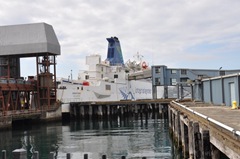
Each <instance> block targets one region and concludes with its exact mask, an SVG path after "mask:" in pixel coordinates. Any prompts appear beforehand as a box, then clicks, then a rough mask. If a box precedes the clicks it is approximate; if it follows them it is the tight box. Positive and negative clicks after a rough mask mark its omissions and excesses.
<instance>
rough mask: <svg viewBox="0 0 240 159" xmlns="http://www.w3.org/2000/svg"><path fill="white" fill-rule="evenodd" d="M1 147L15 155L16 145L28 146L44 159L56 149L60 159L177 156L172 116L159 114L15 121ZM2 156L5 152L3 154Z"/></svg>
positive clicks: (166, 158) (3, 136) (4, 132)
mask: <svg viewBox="0 0 240 159" xmlns="http://www.w3.org/2000/svg"><path fill="white" fill-rule="evenodd" d="M0 148H1V150H7V157H8V158H11V157H12V156H11V155H12V153H11V152H12V151H13V150H15V149H20V148H23V149H26V150H27V153H28V159H31V158H32V154H33V152H34V151H38V152H39V158H40V159H48V155H49V153H50V152H54V153H55V156H56V158H57V159H65V158H66V153H71V158H72V159H79V158H83V156H84V154H88V157H89V158H92V159H99V158H101V157H102V155H106V156H107V158H113V159H115V158H121V156H126V158H132V159H133V158H142V157H147V158H161V159H177V158H180V154H179V153H177V152H176V151H175V148H174V146H173V142H172V139H171V137H170V134H169V129H168V120H167V119H163V118H159V116H157V115H152V114H150V115H148V116H147V117H146V116H133V117H127V118H121V117H116V118H114V119H102V120H83V119H76V120H71V121H68V122H54V123H48V124H47V123H44V124H39V123H38V124H36V123H35V124H34V123H30V122H28V121H25V122H24V123H23V122H21V123H20V124H15V125H14V127H13V129H12V130H1V131H0ZM1 155H2V154H1ZM0 158H2V156H0Z"/></svg>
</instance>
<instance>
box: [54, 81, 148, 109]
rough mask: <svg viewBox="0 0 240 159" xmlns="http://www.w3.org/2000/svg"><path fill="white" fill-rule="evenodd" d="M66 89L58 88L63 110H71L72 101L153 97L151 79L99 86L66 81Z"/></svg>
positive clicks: (103, 82) (107, 83) (103, 83)
mask: <svg viewBox="0 0 240 159" xmlns="http://www.w3.org/2000/svg"><path fill="white" fill-rule="evenodd" d="M64 85H65V88H64V89H58V90H57V97H58V100H59V101H61V102H62V112H63V113H67V112H69V111H70V108H69V106H70V103H71V102H91V101H93V102H94V101H120V100H137V99H152V84H151V82H149V81H125V82H124V83H109V82H105V81H101V82H99V85H98V86H83V85H77V84H73V83H65V84H64Z"/></svg>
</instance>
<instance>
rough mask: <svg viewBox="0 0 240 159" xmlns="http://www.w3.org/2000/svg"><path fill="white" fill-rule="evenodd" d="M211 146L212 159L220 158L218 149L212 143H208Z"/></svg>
mask: <svg viewBox="0 0 240 159" xmlns="http://www.w3.org/2000/svg"><path fill="white" fill-rule="evenodd" d="M210 147H211V150H212V151H211V155H212V159H219V158H220V151H219V150H218V149H217V148H216V147H215V146H214V145H212V144H211V145H210Z"/></svg>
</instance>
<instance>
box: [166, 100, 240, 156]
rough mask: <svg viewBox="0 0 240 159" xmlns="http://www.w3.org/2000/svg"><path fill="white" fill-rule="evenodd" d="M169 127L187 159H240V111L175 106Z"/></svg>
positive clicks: (209, 107) (221, 108)
mask: <svg viewBox="0 0 240 159" xmlns="http://www.w3.org/2000/svg"><path fill="white" fill-rule="evenodd" d="M168 117H169V127H170V129H171V130H172V133H173V136H174V138H175V143H176V144H177V146H178V147H179V148H181V149H182V151H183V155H184V158H190V159H193V158H194V159H219V158H220V156H221V155H225V156H226V157H228V158H234V159H238V158H240V131H239V130H240V125H239V121H240V110H239V109H235V110H232V109H231V107H226V106H213V105H209V104H204V103H193V102H191V103H177V102H174V101H173V102H171V103H170V104H169V109H168Z"/></svg>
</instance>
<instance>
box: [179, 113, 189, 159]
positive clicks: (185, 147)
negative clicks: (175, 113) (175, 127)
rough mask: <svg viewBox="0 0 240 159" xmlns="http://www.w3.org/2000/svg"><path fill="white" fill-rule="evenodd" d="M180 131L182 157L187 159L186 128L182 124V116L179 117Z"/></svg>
mask: <svg viewBox="0 0 240 159" xmlns="http://www.w3.org/2000/svg"><path fill="white" fill-rule="evenodd" d="M180 129H181V140H182V150H183V156H184V158H188V157H189V150H188V149H189V146H188V128H187V126H186V125H185V123H184V116H183V115H180Z"/></svg>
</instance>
